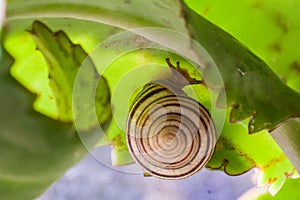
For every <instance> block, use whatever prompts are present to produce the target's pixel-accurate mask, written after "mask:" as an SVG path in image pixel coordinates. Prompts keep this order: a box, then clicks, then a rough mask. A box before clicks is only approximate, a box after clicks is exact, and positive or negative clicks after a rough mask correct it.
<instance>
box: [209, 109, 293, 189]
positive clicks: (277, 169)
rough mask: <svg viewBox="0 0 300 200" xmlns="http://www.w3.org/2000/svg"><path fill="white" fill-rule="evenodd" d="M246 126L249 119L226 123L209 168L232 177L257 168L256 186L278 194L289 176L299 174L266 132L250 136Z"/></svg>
mask: <svg viewBox="0 0 300 200" xmlns="http://www.w3.org/2000/svg"><path fill="white" fill-rule="evenodd" d="M228 113H229V111H228ZM227 119H229V115H228V116H227ZM247 123H248V120H245V121H243V122H241V123H234V124H229V123H225V125H224V128H223V132H222V135H221V136H220V138H219V140H218V142H217V145H216V150H215V153H214V155H213V157H212V159H211V160H210V161H209V163H208V165H207V167H208V168H210V169H221V170H224V171H225V172H226V173H227V174H229V175H239V174H243V173H245V172H247V171H248V170H250V169H252V168H253V167H256V169H257V181H256V183H257V186H259V187H262V186H266V185H267V186H268V188H269V191H270V192H271V193H272V194H276V193H277V192H278V191H279V189H280V188H281V186H282V185H283V184H284V182H285V180H286V178H287V177H298V176H299V174H298V173H297V172H296V170H295V168H294V166H293V165H292V164H291V162H290V161H289V160H288V159H287V157H286V156H285V155H284V153H283V152H282V150H281V149H280V147H279V146H278V145H277V144H276V142H275V141H274V140H273V139H272V137H271V135H270V134H269V133H268V132H267V131H261V132H259V133H256V134H252V135H249V134H248V131H247Z"/></svg>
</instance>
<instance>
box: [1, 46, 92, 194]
mask: <svg viewBox="0 0 300 200" xmlns="http://www.w3.org/2000/svg"><path fill="white" fill-rule="evenodd" d="M1 52H2V53H1V78H0V81H1V84H0V93H1V100H0V101H1V103H0V107H1V115H0V117H1V120H0V121H1V122H0V124H1V131H0V143H1V145H0V150H1V156H0V185H1V187H0V197H1V199H31V198H34V197H36V196H37V195H39V194H40V193H41V192H42V191H44V190H45V189H46V188H47V187H48V186H49V184H51V183H52V182H53V181H54V180H56V179H57V178H59V177H60V176H61V175H62V174H63V173H64V172H65V170H66V169H67V168H68V167H71V166H72V165H73V164H74V163H76V162H78V160H80V159H81V158H82V156H83V155H84V154H85V153H86V150H85V148H84V147H83V146H82V144H81V142H80V140H79V138H78V136H77V135H76V132H75V130H74V129H73V128H72V125H71V124H63V123H61V122H59V121H54V120H52V119H49V118H47V117H45V116H42V115H41V114H39V113H37V112H35V111H34V110H33V109H32V103H33V100H34V95H33V94H32V93H29V92H28V91H26V89H25V88H23V87H22V86H21V85H20V84H19V83H17V82H16V81H15V80H14V79H13V78H12V77H11V76H10V74H9V66H10V64H11V60H10V59H9V56H8V54H7V53H6V52H5V51H4V50H3V49H2V48H1ZM9 61H10V62H9ZM91 136H92V135H91ZM62 160H63V162H62Z"/></svg>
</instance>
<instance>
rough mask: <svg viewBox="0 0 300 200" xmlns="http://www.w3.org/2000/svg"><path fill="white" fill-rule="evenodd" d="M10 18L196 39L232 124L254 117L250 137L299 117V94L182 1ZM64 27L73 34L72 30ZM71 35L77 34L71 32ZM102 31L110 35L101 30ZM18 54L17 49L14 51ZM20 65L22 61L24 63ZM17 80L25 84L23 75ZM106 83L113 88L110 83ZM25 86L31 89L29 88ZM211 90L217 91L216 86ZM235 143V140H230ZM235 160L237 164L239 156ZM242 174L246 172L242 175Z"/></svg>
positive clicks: (31, 8) (37, 8)
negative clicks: (155, 30) (220, 84)
mask: <svg viewBox="0 0 300 200" xmlns="http://www.w3.org/2000/svg"><path fill="white" fill-rule="evenodd" d="M82 8H86V9H82ZM145 12H146V13H145ZM158 13H159V14H158ZM154 15H155V16H154ZM8 17H9V20H10V24H12V25H14V29H15V30H16V29H18V30H22V29H24V28H28V26H29V24H30V23H31V22H32V21H33V20H34V19H35V18H38V17H47V18H48V19H43V21H47V22H48V23H49V24H54V25H56V24H58V23H59V22H57V21H60V19H58V18H59V17H70V18H73V19H69V22H70V23H71V24H76V22H77V21H78V22H82V24H85V23H89V24H88V25H87V26H85V28H86V29H87V30H89V29H90V30H92V31H95V27H94V25H95V24H96V23H91V22H87V21H93V22H100V23H104V24H108V25H111V26H117V27H120V28H124V29H130V28H137V27H145V26H154V27H167V28H171V29H173V30H176V31H179V32H181V33H184V34H188V35H189V36H191V37H193V38H195V39H196V40H197V41H198V42H199V43H200V44H201V45H202V46H204V47H205V48H206V50H207V51H208V53H209V54H210V55H211V56H212V57H213V59H214V60H215V62H216V63H217V66H218V69H219V70H220V72H221V75H222V78H223V80H224V83H225V89H226V95H227V103H228V106H233V107H234V109H233V111H232V113H231V121H239V120H243V119H245V118H247V117H250V116H251V119H250V124H249V131H250V132H256V131H259V130H262V129H264V128H267V129H271V128H274V126H276V125H277V124H278V123H279V122H281V121H283V120H285V119H288V118H289V117H291V116H295V115H297V116H298V115H299V113H300V112H299V107H300V105H299V104H298V103H297V102H299V94H298V93H296V92H294V91H292V90H291V89H290V88H288V87H287V86H286V85H285V84H284V83H283V82H282V81H281V80H280V79H279V78H278V77H277V76H276V75H275V74H274V73H273V72H272V71H271V70H270V69H269V68H268V66H267V65H266V64H265V63H264V62H263V61H261V60H260V59H259V58H258V57H256V56H255V55H254V54H252V53H251V52H250V51H249V50H248V49H247V48H245V47H244V46H243V45H241V44H240V43H239V42H237V41H236V40H235V39H233V38H232V37H231V36H230V35H228V34H226V33H225V32H224V31H223V30H221V29H219V28H217V27H216V26H215V25H213V24H211V23H209V22H208V21H206V20H205V19H204V18H202V17H200V16H199V15H196V14H195V13H193V12H192V11H191V10H190V9H189V8H188V7H186V6H185V5H184V4H182V2H181V1H167V0H166V1H154V0H153V1H147V2H142V3H141V2H140V1H115V2H113V3H112V2H107V1H97V2H94V1H89V0H87V1H72V2H69V1H55V2H53V1H33V0H32V1H26V2H25V1H18V0H16V1H10V2H9V7H8ZM23 18H24V19H23ZM124 19H126V20H124ZM82 20H86V21H82ZM186 25H187V26H186ZM60 27H61V28H62V29H63V30H65V29H66V30H68V24H64V25H62V26H60ZM105 27H107V26H105ZM14 29H12V31H11V32H12V33H13V32H14ZM70 29H71V30H72V26H71V28H70ZM99 30H107V29H105V28H104V26H103V25H102V27H101V28H100V29H99ZM112 30H115V29H112ZM117 30H118V29H117ZM100 32H101V31H100ZM104 32H105V31H104ZM113 33H114V32H113ZM69 34H70V38H76V39H77V41H78V42H79V43H80V44H81V43H82V45H84V44H83V43H84V42H83V41H84V40H85V39H84V37H81V38H79V37H78V34H79V33H78V32H76V31H70V32H69ZM139 34H145V36H147V37H148V38H149V34H147V33H142V32H140V33H139ZM104 35H108V32H105V33H104ZM95 37H103V34H95ZM149 39H152V40H154V41H158V40H159V39H161V38H160V37H158V36H157V35H150V38H149ZM163 39H164V41H162V40H160V41H162V43H163V44H164V45H167V46H170V47H172V42H171V41H169V38H163ZM12 40H14V39H12ZM12 40H11V41H12ZM8 43H9V42H8ZM92 43H93V42H90V43H89V44H90V45H88V47H89V50H88V51H90V50H91V49H92V48H91V47H92V46H93V45H92ZM6 44H7V43H6ZM13 44H14V41H13V42H12V43H10V45H9V44H7V45H6V46H10V47H8V49H10V50H11V49H14V48H12V47H11V46H13ZM93 44H95V43H93ZM31 46H34V44H33V45H31ZM17 49H18V48H15V51H17ZM39 59H40V58H39ZM39 59H38V60H39ZM21 61H22V57H20V62H21ZM209 70H210V68H209V67H207V68H206V69H205V70H204V71H203V76H204V78H205V77H206V76H209V73H210V71H209ZM14 76H15V77H17V78H18V79H20V77H22V74H18V75H14ZM107 78H108V82H110V80H109V79H110V78H111V77H107ZM253 80H255V81H253ZM25 82H26V81H25ZM25 84H27V85H32V84H30V83H28V82H27V83H25ZM209 86H211V87H213V86H214V85H209ZM41 93H43V92H41ZM274 99H276V101H274ZM278 102H280V104H278ZM50 113H51V112H50ZM52 113H53V112H52ZM123 136H124V135H123ZM112 138H113V137H112ZM231 140H235V139H234V138H231ZM221 141H222V140H221ZM228 147H230V146H228ZM234 153H236V152H234ZM221 154H222V153H221ZM216 155H217V154H216ZM254 157H255V156H254ZM275 157H276V156H275ZM231 159H234V156H233V157H231ZM254 159H256V158H254ZM246 165H247V164H246ZM243 170H244V169H241V170H240V173H241V172H242V171H243ZM281 170H282V169H280V170H279V171H280V172H279V174H282V171H281ZM236 173H238V172H236Z"/></svg>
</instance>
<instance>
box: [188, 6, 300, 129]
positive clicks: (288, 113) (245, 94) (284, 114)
mask: <svg viewBox="0 0 300 200" xmlns="http://www.w3.org/2000/svg"><path fill="white" fill-rule="evenodd" d="M184 10H185V14H186V16H185V17H186V20H187V23H188V26H189V29H190V32H191V35H192V37H193V38H195V39H196V40H197V41H198V42H199V43H200V44H201V45H203V47H204V48H205V49H206V51H207V52H208V53H209V54H210V55H211V57H212V58H213V60H214V61H215V63H216V64H217V66H218V69H219V70H220V72H221V75H222V78H223V81H224V85H225V91H226V97H227V105H228V106H232V107H233V109H232V111H231V121H240V120H243V119H244V118H246V117H249V116H251V118H250V121H249V132H250V133H254V132H257V131H260V130H263V129H272V128H274V127H275V126H276V125H277V124H278V123H279V122H281V121H283V120H286V119H288V118H290V117H292V116H299V114H300V104H299V103H298V102H299V100H300V95H299V93H296V92H295V91H293V90H292V89H291V88H289V87H288V86H286V85H285V84H284V83H283V82H282V81H281V80H280V79H279V78H278V77H277V76H276V74H275V73H274V72H273V71H271V69H270V68H269V67H268V66H267V64H266V63H265V62H264V61H262V60H261V59H260V58H259V57H257V56H255V55H254V54H253V53H252V52H251V51H250V50H249V49H247V48H245V47H244V46H243V45H241V44H240V43H239V42H238V41H237V40H235V39H234V38H233V37H232V36H230V35H229V34H227V33H226V32H224V31H223V30H221V29H220V28H218V27H216V26H215V25H213V24H211V23H210V22H208V21H207V20H205V19H204V18H203V17H201V16H200V15H198V14H196V13H195V12H193V11H191V10H190V9H189V8H187V7H184ZM200 30H201V31H200ZM210 70H211V69H210V68H207V69H206V71H204V74H209V73H210ZM204 77H205V76H204ZM254 80H255V81H254ZM274 99H276V101H274ZM278 102H280V103H278Z"/></svg>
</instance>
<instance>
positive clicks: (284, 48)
mask: <svg viewBox="0 0 300 200" xmlns="http://www.w3.org/2000/svg"><path fill="white" fill-rule="evenodd" d="M186 2H187V4H188V5H189V6H190V7H191V8H192V9H193V10H195V11H196V12H197V13H198V14H200V15H202V16H204V17H205V18H206V19H208V20H210V21H211V22H213V23H214V24H216V25H218V26H220V27H221V28H223V29H224V30H226V31H227V32H229V33H230V34H232V35H233V36H235V37H236V38H237V39H238V40H239V41H241V42H242V43H243V44H245V45H246V46H247V47H248V48H250V49H251V50H252V51H253V52H255V53H256V54H257V55H258V56H260V57H261V58H262V59H263V60H265V61H266V63H267V64H268V65H269V66H270V67H271V68H272V69H273V70H274V71H275V72H276V74H277V75H279V77H280V78H281V79H282V80H283V81H285V82H286V83H287V84H288V85H289V86H291V87H292V88H293V89H295V90H297V91H298V92H300V81H299V80H300V79H299V63H300V59H299V54H298V51H299V47H298V46H297V45H295V41H299V40H300V20H299V12H298V10H299V7H300V2H299V1H298V0H288V2H286V1H282V0H263V1H256V0H242V1H239V3H235V2H234V1H233V0H221V1H218V2H212V1H209V0H202V1H194V0H186Z"/></svg>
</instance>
